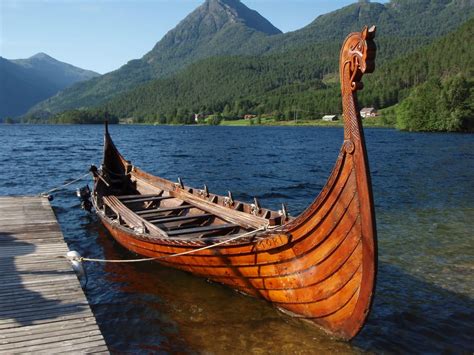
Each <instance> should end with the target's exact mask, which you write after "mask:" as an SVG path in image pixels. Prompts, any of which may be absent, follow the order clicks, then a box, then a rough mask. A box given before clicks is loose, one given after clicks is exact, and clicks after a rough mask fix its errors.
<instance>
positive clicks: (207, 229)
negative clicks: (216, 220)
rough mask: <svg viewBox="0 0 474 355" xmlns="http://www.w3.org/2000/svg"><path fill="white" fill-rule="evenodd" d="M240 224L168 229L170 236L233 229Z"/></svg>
mask: <svg viewBox="0 0 474 355" xmlns="http://www.w3.org/2000/svg"><path fill="white" fill-rule="evenodd" d="M239 227H240V226H239V225H237V224H232V223H229V224H218V225H213V226H205V227H196V228H182V229H174V230H171V231H168V235H169V236H175V235H184V234H194V233H204V232H212V231H219V230H225V229H233V228H239Z"/></svg>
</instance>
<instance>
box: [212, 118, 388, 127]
mask: <svg viewBox="0 0 474 355" xmlns="http://www.w3.org/2000/svg"><path fill="white" fill-rule="evenodd" d="M362 124H363V125H364V127H380V128H395V127H394V126H392V125H388V124H384V123H383V122H382V121H381V120H380V119H379V118H377V117H374V118H366V119H363V120H362ZM220 126H234V127H245V126H295V127H300V126H315V127H344V121H342V120H337V121H323V120H292V121H278V120H274V119H261V120H257V119H250V120H249V119H239V120H223V121H221V123H220Z"/></svg>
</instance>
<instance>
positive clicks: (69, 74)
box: [11, 53, 100, 88]
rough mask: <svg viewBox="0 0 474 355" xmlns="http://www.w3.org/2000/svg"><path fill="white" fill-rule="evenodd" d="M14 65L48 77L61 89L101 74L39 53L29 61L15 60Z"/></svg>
mask: <svg viewBox="0 0 474 355" xmlns="http://www.w3.org/2000/svg"><path fill="white" fill-rule="evenodd" d="M11 61H12V62H13V63H15V64H18V65H20V66H22V67H23V68H26V69H30V70H32V71H35V72H37V73H38V74H39V75H41V76H44V77H47V78H48V80H49V81H50V82H52V83H54V84H55V85H57V86H58V87H60V88H65V87H68V86H71V85H72V84H75V83H77V82H79V81H85V80H89V79H92V78H95V77H97V76H100V74H98V73H96V72H93V71H91V70H85V69H81V68H78V67H75V66H73V65H71V64H68V63H64V62H60V61H59V60H56V59H54V58H52V57H50V56H49V55H47V54H46V53H38V54H35V55H34V56H32V57H30V58H28V59H13V60H11Z"/></svg>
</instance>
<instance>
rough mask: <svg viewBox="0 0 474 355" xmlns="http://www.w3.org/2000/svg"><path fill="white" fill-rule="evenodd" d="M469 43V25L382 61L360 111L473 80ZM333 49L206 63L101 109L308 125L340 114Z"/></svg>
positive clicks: (168, 117) (140, 117) (176, 118)
mask: <svg viewBox="0 0 474 355" xmlns="http://www.w3.org/2000/svg"><path fill="white" fill-rule="evenodd" d="M473 36H474V19H472V20H470V21H468V22H466V23H465V24H464V25H463V26H461V27H460V28H459V29H458V30H457V31H455V32H453V33H451V34H449V35H447V36H445V37H442V38H441V39H439V40H437V41H435V42H434V43H433V44H430V45H427V46H425V47H423V48H421V49H419V50H417V51H415V52H414V53H411V54H408V55H404V56H400V57H399V58H398V59H396V60H393V61H388V60H385V61H383V62H382V63H381V64H380V65H377V68H376V71H375V73H374V74H371V75H367V76H366V77H364V82H365V84H366V85H365V89H364V90H363V91H362V92H361V94H360V102H361V104H362V105H364V106H375V107H377V108H384V107H388V106H392V105H394V104H396V103H398V102H400V101H401V100H403V99H404V98H406V97H407V96H408V95H409V93H410V92H411V91H412V90H413V88H414V87H416V86H418V85H420V84H423V83H425V82H427V81H429V80H431V79H437V78H439V79H440V80H446V79H448V78H451V77H453V76H456V75H461V76H463V77H465V78H467V79H469V78H474V56H473V49H472V38H474V37H473ZM335 46H336V44H335V43H329V44H321V45H313V46H309V47H305V48H301V49H300V50H299V51H289V52H286V53H284V55H282V54H279V55H270V56H260V57H227V58H213V59H208V60H204V61H202V62H199V63H197V64H194V65H192V66H190V67H189V68H188V69H186V70H185V71H183V72H181V73H180V74H179V75H176V76H174V77H172V78H169V79H161V80H156V81H154V82H152V83H150V84H147V85H145V86H142V87H139V88H137V89H135V90H133V91H132V92H130V93H127V94H124V95H121V96H120V97H118V98H116V99H114V100H112V101H110V102H109V103H108V104H106V105H105V106H104V107H105V108H106V109H107V110H109V111H111V112H113V113H114V114H116V115H118V116H119V117H133V118H135V119H136V120H137V121H147V122H161V123H165V122H168V123H170V122H177V123H184V122H191V121H192V117H193V113H204V114H211V113H222V114H223V115H224V117H242V116H243V115H245V114H249V113H252V114H272V115H274V116H276V117H280V118H285V117H286V118H290V117H292V116H293V113H294V111H295V110H297V111H298V115H299V116H300V117H302V118H313V119H314V118H320V117H321V115H323V114H327V113H340V112H341V107H340V94H339V83H338V75H337V73H336V71H337V64H338V61H337V58H334V55H333V54H332V52H333V51H334V50H336V48H333V47H335ZM399 48H403V46H402V43H400V47H399ZM379 50H383V46H382V48H381V49H379ZM317 53H323V54H324V55H319V56H318V55H316V54H317ZM448 53H449V55H448ZM377 63H379V62H377ZM390 123H394V122H390Z"/></svg>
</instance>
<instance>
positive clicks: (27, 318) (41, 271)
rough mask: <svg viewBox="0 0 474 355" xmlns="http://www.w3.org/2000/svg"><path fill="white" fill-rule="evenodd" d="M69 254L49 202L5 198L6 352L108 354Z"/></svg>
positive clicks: (1, 300)
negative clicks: (68, 259) (69, 260)
mask: <svg viewBox="0 0 474 355" xmlns="http://www.w3.org/2000/svg"><path fill="white" fill-rule="evenodd" d="M68 251H69V249H68V247H67V245H66V243H65V242H64V238H63V235H62V233H61V229H60V228H59V225H58V223H57V221H56V217H55V215H54V212H53V210H52V208H51V206H50V204H49V201H48V200H47V199H46V198H43V197H0V285H1V287H0V353H19V352H20V353H25V352H30V353H31V352H47V353H55V352H58V353H68V352H72V353H74V352H81V353H84V352H89V351H90V352H101V353H108V350H107V345H106V343H105V341H104V338H103V336H102V334H101V332H100V329H99V327H98V325H97V323H96V321H95V318H94V316H93V314H92V311H91V309H90V306H89V304H88V302H87V299H86V297H85V295H84V293H83V291H82V288H81V286H80V283H79V280H78V279H77V277H76V275H75V273H74V271H73V270H72V268H71V265H70V263H69V262H68V261H67V260H66V259H65V258H64V256H65V254H66V253H67V252H68Z"/></svg>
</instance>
